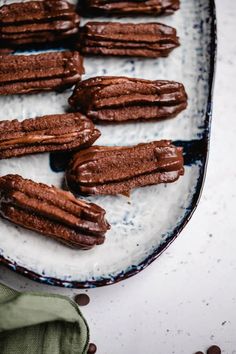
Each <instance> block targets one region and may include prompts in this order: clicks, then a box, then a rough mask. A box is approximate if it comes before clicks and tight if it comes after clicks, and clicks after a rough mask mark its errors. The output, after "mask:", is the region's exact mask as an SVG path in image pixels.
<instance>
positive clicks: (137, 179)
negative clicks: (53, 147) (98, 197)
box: [66, 140, 184, 195]
mask: <svg viewBox="0 0 236 354" xmlns="http://www.w3.org/2000/svg"><path fill="white" fill-rule="evenodd" d="M183 174H184V167H183V152H182V148H180V147H176V146H174V145H172V144H171V142H170V141H168V140H162V141H153V142H151V143H145V144H139V145H135V146H129V147H123V146H119V147H110V146H109V147H108V146H92V147H90V148H88V149H85V150H83V151H81V152H79V153H77V154H75V156H74V158H73V159H72V161H71V163H70V166H69V168H68V170H67V174H66V178H67V184H68V186H69V187H70V188H71V189H72V190H75V191H78V192H80V193H84V194H125V195H127V194H129V192H130V190H131V189H133V188H136V187H142V186H147V185H152V184H158V183H170V182H174V181H176V180H177V179H178V178H179V177H180V176H181V175H183Z"/></svg>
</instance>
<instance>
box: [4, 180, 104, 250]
mask: <svg viewBox="0 0 236 354" xmlns="http://www.w3.org/2000/svg"><path fill="white" fill-rule="evenodd" d="M0 214H1V216H2V217H3V218H5V219H8V220H10V221H12V222H13V223H15V224H17V225H20V226H22V227H25V228H27V229H30V230H33V231H36V232H39V233H41V234H43V235H46V236H49V237H52V238H55V239H57V240H58V241H60V242H62V243H65V244H66V245H68V246H70V247H73V248H81V249H89V248H91V247H93V246H95V245H99V244H102V243H103V242H104V240H105V236H104V235H105V233H106V231H107V230H108V229H109V224H108V223H107V222H106V220H105V210H103V209H102V208H101V207H99V206H98V205H96V204H92V203H87V202H85V201H84V200H80V199H76V198H75V197H74V196H73V194H71V193H70V192H65V191H63V190H61V189H58V188H55V187H49V186H47V185H45V184H42V183H36V182H33V181H31V180H28V179H24V178H22V177H21V176H18V175H7V176H3V177H0Z"/></svg>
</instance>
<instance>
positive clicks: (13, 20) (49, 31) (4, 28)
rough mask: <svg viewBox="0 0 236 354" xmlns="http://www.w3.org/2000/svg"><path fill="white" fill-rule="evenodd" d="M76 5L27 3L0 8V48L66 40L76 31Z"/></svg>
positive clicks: (46, 1) (62, 1) (48, 0)
mask: <svg viewBox="0 0 236 354" xmlns="http://www.w3.org/2000/svg"><path fill="white" fill-rule="evenodd" d="M79 22H80V19H79V15H78V14H77V13H76V11H75V6H73V5H72V4H70V3H69V2H67V1H65V0H58V1H55V0H44V1H28V2H20V3H13V4H9V5H3V6H1V7H0V46H1V47H4V46H6V47H8V48H9V47H13V48H15V47H18V46H27V45H32V44H37V43H53V42H59V41H62V40H68V38H70V37H71V36H73V35H75V34H76V33H77V32H78V25H79Z"/></svg>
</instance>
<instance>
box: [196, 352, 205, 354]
mask: <svg viewBox="0 0 236 354" xmlns="http://www.w3.org/2000/svg"><path fill="white" fill-rule="evenodd" d="M195 354H204V353H203V352H196V353H195Z"/></svg>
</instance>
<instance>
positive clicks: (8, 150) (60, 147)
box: [0, 113, 100, 159]
mask: <svg viewBox="0 0 236 354" xmlns="http://www.w3.org/2000/svg"><path fill="white" fill-rule="evenodd" d="M99 136H100V132H99V130H98V129H96V128H95V127H94V125H93V123H92V122H91V120H90V119H88V118H86V117H85V116H83V115H82V114H80V113H68V114H55V115H48V116H43V117H38V118H34V119H33V118H31V119H25V120H23V121H22V122H19V121H18V120H16V119H15V120H12V121H9V120H6V121H1V122H0V159H6V158H9V157H16V156H23V155H28V154H33V153H39V152H51V151H65V150H76V149H77V150H78V149H80V148H81V147H88V146H90V145H92V144H93V143H94V141H95V140H96V139H97V138H98V137H99Z"/></svg>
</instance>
